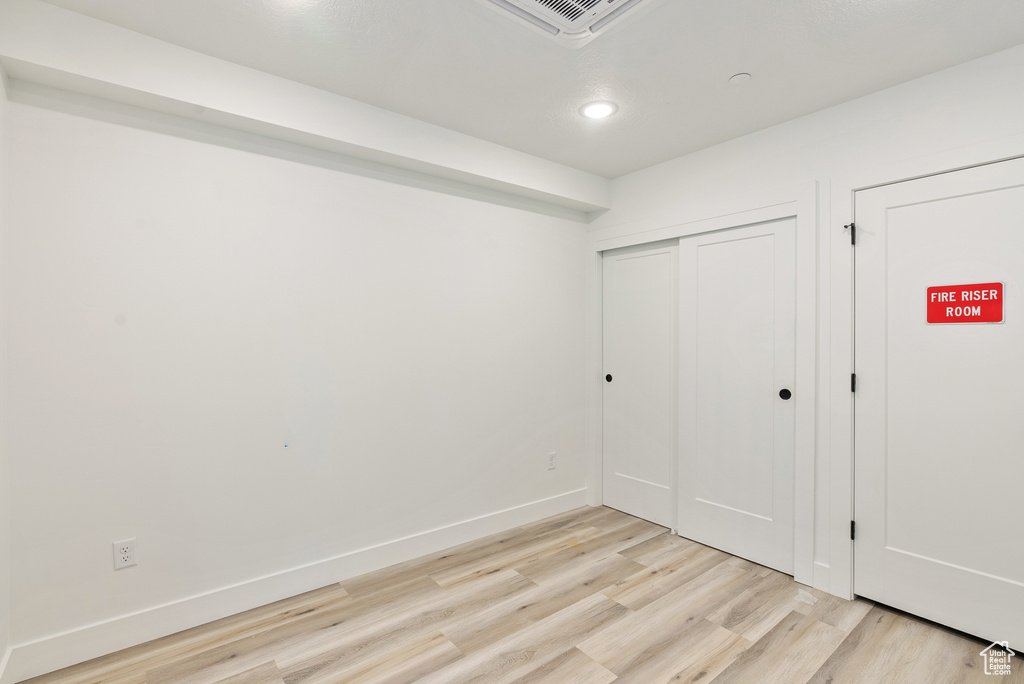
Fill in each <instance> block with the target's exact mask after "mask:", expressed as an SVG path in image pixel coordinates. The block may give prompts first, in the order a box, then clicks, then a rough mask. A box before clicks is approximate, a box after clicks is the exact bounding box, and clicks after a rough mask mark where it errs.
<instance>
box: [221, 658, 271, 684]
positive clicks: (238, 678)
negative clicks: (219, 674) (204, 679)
mask: <svg viewBox="0 0 1024 684" xmlns="http://www.w3.org/2000/svg"><path fill="white" fill-rule="evenodd" d="M217 684H284V680H283V679H281V671H280V670H278V669H277V663H274V662H269V663H264V664H262V665H260V666H258V667H254V668H253V669H251V670H246V671H245V672H241V673H239V674H236V675H234V676H232V677H228V678H226V679H222V680H220V681H219V682H217Z"/></svg>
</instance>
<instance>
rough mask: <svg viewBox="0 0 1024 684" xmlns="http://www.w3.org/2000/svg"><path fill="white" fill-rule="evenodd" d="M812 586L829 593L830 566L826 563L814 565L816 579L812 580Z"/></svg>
mask: <svg viewBox="0 0 1024 684" xmlns="http://www.w3.org/2000/svg"><path fill="white" fill-rule="evenodd" d="M811 586H812V587H814V588H815V589H821V590H822V591H828V592H829V593H832V592H831V591H829V587H830V586H831V585H830V584H829V578H828V565H826V564H825V563H815V564H814V579H812V580H811Z"/></svg>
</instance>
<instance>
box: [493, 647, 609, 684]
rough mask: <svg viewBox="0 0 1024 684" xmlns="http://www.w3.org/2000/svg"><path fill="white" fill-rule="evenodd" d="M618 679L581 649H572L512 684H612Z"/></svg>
mask: <svg viewBox="0 0 1024 684" xmlns="http://www.w3.org/2000/svg"><path fill="white" fill-rule="evenodd" d="M616 679H617V677H616V676H615V675H614V674H612V673H611V672H609V671H608V670H606V669H605V668H603V667H601V665H600V664H598V663H597V662H596V661H594V660H593V659H592V658H590V657H588V656H587V655H586V654H584V653H583V652H581V651H580V650H579V649H576V648H570V649H569V650H568V651H566V652H565V653H563V654H562V655H560V656H558V657H557V658H555V659H554V660H551V661H549V662H548V663H546V664H544V665H542V666H540V667H538V668H535V669H533V670H532V671H531V672H528V673H526V674H525V675H523V676H522V677H520V678H518V679H515V680H513V681H512V682H511V684H541V683H542V682H546V683H548V684H555V683H556V682H557V684H610V683H611V682H614V681H615V680H616Z"/></svg>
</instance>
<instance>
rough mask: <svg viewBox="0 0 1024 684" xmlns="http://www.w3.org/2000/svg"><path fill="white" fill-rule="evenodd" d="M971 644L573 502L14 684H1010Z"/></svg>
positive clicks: (1017, 680)
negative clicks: (987, 670)
mask: <svg viewBox="0 0 1024 684" xmlns="http://www.w3.org/2000/svg"><path fill="white" fill-rule="evenodd" d="M984 646H985V644H981V643H979V642H978V641H977V640H975V639H971V638H966V637H964V636H963V635H959V634H956V633H954V632H952V631H950V630H945V629H942V628H938V627H936V626H934V625H932V624H930V623H927V622H925V621H922V620H917V619H914V618H912V617H909V616H906V615H903V614H900V613H898V612H896V611H893V610H891V609H888V608H886V607H884V606H876V605H874V604H872V603H871V602H869V601H864V600H861V599H858V600H856V601H845V600H843V599H839V598H837V597H834V596H829V595H827V594H825V593H823V592H821V591H818V590H816V589H812V588H811V587H806V586H803V585H799V584H797V583H795V582H794V581H793V580H792V578H790V577H788V576H785V575H782V574H781V573H778V572H776V571H774V570H771V569H769V568H765V567H762V566H759V565H756V564H754V563H751V562H750V561H747V560H744V559H742V558H736V557H732V556H729V555H727V554H724V553H723V552H721V551H717V550H715V549H711V548H708V547H706V546H703V545H701V544H698V543H696V542H693V541H689V540H686V539H682V538H680V537H676V536H673V535H671V534H669V533H668V531H667V530H665V528H663V527H659V526H657V525H654V524H653V523H649V522H646V521H642V520H638V519H636V518H633V517H631V516H628V515H626V514H624V513H621V512H619V511H615V510H613V509H609V508H590V507H584V508H581V509H577V510H575V511H569V512H566V513H563V514H560V515H558V516H554V517H552V518H548V519H546V520H542V521H539V522H537V523H535V524H531V525H523V526H520V527H517V528H515V529H512V530H508V531H506V532H502V533H499V534H495V535H490V536H488V537H486V538H484V539H480V540H476V541H474V542H470V543H467V544H462V545H460V546H458V547H455V548H453V549H447V550H444V551H440V552H438V553H434V554H429V555H427V556H424V557H422V558H419V559H415V560H412V561H408V562H405V563H401V564H399V565H395V566H391V567H389V568H384V569H382V570H379V571H377V572H373V573H368V574H366V575H363V576H361V577H356V578H353V579H349V580H345V581H343V582H341V583H339V584H334V585H331V586H328V587H324V588H323V589H320V590H317V591H314V592H309V593H307V594H303V595H301V596H297V597H293V598H291V599H286V600H284V601H279V602H277V603H274V604H270V605H268V606H263V607H261V608H257V609H255V610H252V611H248V612H246V613H242V614H240V615H235V616H232V617H230V618H226V619H224V620H219V621H217V622H214V623H211V624H209V625H203V626H201V627H197V628H194V629H191V630H187V631H185V632H181V633H179V634H174V635H171V636H169V637H166V638H164V639H158V640H156V641H153V642H150V643H148V644H142V645H140V646H136V647H133V648H130V649H127V650H125V651H122V652H120V653H117V654H112V655H109V656H104V657H102V658H98V659H96V660H94V661H91V662H89V663H83V664H81V665H77V666H74V667H72V668H68V669H66V670H62V671H60V672H55V673H52V674H49V675H44V676H43V677H39V678H36V679H34V680H30V681H31V682H32V684H357V683H359V682H373V683H374V684H379V683H383V684H412V683H413V682H422V683H423V684H469V683H472V684H484V683H486V684H535V683H539V682H545V683H547V682H550V683H551V684H610V683H611V682H619V683H627V682H633V683H635V684H662V683H666V684H667V683H669V682H672V683H676V682H691V683H692V684H708V683H709V682H714V684H729V683H733V684H735V683H739V682H743V683H747V682H749V683H755V684H773V683H775V682H778V683H779V684H803V683H804V682H811V683H812V684H826V683H827V684H842V683H844V682H847V683H849V684H893V683H895V684H904V683H906V684H917V682H926V683H927V684H981V683H982V682H984V683H985V684H991V683H992V682H998V681H1003V682H1004V683H1011V684H1024V667H1017V668H1016V670H1015V671H1014V673H1013V675H1012V676H1010V677H1005V678H999V677H991V676H987V675H985V674H984V672H983V662H982V658H981V656H980V655H979V651H980V650H981V649H982V648H984ZM1019 661H1020V659H1019V658H1017V659H1015V660H1014V664H1015V665H1016V664H1018V662H1019Z"/></svg>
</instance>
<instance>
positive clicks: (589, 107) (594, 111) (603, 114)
mask: <svg viewBox="0 0 1024 684" xmlns="http://www.w3.org/2000/svg"><path fill="white" fill-rule="evenodd" d="M618 109H619V108H618V106H616V104H615V103H614V102H591V103H590V104H585V105H583V106H582V107H581V108H580V114H582V115H583V116H585V117H587V118H588V119H604V118H607V117H609V116H611V115H612V114H614V113H615V112H616V111H617V110H618Z"/></svg>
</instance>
